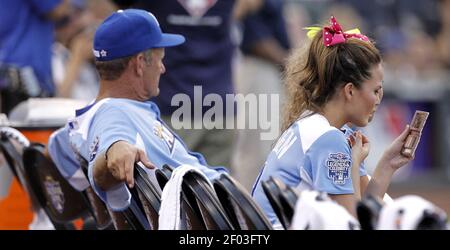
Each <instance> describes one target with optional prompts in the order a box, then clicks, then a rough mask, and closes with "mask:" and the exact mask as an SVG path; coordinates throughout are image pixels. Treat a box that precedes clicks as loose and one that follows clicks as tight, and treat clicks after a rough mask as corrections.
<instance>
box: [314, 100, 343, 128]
mask: <svg viewBox="0 0 450 250" xmlns="http://www.w3.org/2000/svg"><path fill="white" fill-rule="evenodd" d="M320 114H321V115H323V116H324V117H325V118H326V119H327V120H328V122H329V123H330V125H331V126H333V127H336V128H337V129H340V128H342V127H343V126H344V125H345V124H346V123H347V121H346V119H345V113H344V108H343V106H342V105H341V103H339V102H337V101H335V100H330V101H329V102H327V104H325V106H324V108H323V109H322V112H320Z"/></svg>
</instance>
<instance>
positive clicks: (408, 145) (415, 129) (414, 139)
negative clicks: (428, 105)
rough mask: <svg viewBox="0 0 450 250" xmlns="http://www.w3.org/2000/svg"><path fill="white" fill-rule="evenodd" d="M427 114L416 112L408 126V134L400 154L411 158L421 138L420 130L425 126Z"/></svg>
mask: <svg viewBox="0 0 450 250" xmlns="http://www.w3.org/2000/svg"><path fill="white" fill-rule="evenodd" d="M428 115H429V113H428V112H425V111H420V110H416V112H415V113H414V116H413V119H412V121H411V124H410V132H409V135H408V137H406V141H405V144H404V145H403V149H402V154H403V155H404V156H407V157H412V156H413V155H414V152H415V151H416V149H417V145H419V141H420V136H422V130H423V127H424V126H425V122H426V121H427V118H428Z"/></svg>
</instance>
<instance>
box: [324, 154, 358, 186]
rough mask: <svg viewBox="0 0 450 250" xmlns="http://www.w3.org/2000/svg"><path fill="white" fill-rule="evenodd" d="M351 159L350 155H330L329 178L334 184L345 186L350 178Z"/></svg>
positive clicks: (328, 161) (328, 164) (328, 163)
mask: <svg viewBox="0 0 450 250" xmlns="http://www.w3.org/2000/svg"><path fill="white" fill-rule="evenodd" d="M351 162H352V161H351V159H350V156H349V155H348V154H344V153H334V154H329V155H328V159H327V162H326V164H327V168H328V178H330V179H332V180H333V182H334V184H337V185H344V184H345V180H347V179H348V178H349V177H350V173H349V172H350V166H351Z"/></svg>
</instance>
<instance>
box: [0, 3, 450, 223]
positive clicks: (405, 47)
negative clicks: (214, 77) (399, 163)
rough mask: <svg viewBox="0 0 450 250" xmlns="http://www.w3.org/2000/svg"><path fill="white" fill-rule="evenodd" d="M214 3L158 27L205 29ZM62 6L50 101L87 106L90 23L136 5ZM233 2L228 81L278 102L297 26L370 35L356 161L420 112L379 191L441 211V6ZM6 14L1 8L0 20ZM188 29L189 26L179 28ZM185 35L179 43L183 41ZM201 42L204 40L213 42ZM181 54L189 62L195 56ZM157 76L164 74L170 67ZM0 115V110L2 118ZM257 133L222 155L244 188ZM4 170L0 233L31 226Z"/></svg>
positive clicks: (447, 95) (445, 35)
mask: <svg viewBox="0 0 450 250" xmlns="http://www.w3.org/2000/svg"><path fill="white" fill-rule="evenodd" d="M2 1H3V0H2ZM8 1H9V0H8ZM223 1H233V0H177V1H176V2H177V4H179V5H180V6H178V7H179V8H184V9H185V15H186V16H190V17H191V18H192V19H183V18H178V19H168V21H169V23H170V20H177V21H176V22H183V20H186V21H189V20H194V21H195V20H196V22H202V21H203V24H204V25H207V24H206V23H207V22H211V23H214V20H216V19H206V18H204V16H206V15H208V13H209V12H208V11H209V10H210V9H211V10H213V9H214V6H215V5H216V6H218V3H220V2H223ZM66 2H67V9H66V13H67V15H66V18H65V19H64V22H57V23H55V24H54V26H53V30H52V39H53V40H52V47H51V53H52V54H51V55H52V56H51V62H50V63H51V74H52V80H53V83H54V85H55V86H56V87H55V88H56V90H55V91H54V92H53V93H52V94H50V96H53V97H62V98H72V99H77V100H82V101H85V102H88V101H90V100H92V99H93V98H95V96H96V92H97V89H98V77H97V75H96V72H95V68H94V66H93V55H92V37H93V34H94V31H95V28H96V26H97V25H98V24H99V23H100V22H101V21H102V20H103V19H104V18H105V17H107V16H108V15H109V14H110V13H112V12H113V11H116V10H117V9H119V8H126V7H130V6H133V4H136V3H138V4H139V2H145V1H123V0H116V1H112V0H70V1H66ZM158 2H159V1H158ZM233 2H234V8H233V12H232V15H231V18H230V21H231V25H230V29H231V30H229V31H227V32H229V34H230V40H231V41H232V44H233V47H232V48H231V47H230V48H229V51H228V52H229V54H231V55H233V57H232V77H233V79H234V80H233V85H234V90H235V92H236V93H243V94H248V93H266V94H272V93H275V94H279V95H280V104H282V103H283V95H284V94H283V84H282V81H281V76H282V69H283V62H284V60H285V59H286V57H287V56H288V55H289V53H290V51H292V49H294V48H297V47H301V46H303V45H304V44H305V43H306V39H308V38H307V37H306V31H305V30H304V29H303V28H304V27H307V26H314V25H328V23H327V22H328V20H329V17H330V15H334V16H336V17H337V19H338V21H339V22H340V23H341V25H342V27H343V29H344V30H350V29H353V28H359V29H360V30H361V32H362V33H363V34H365V35H367V36H369V37H370V38H372V39H373V40H374V41H375V42H376V45H377V47H378V48H379V49H380V50H381V52H382V54H383V58H384V70H385V78H384V99H383V101H382V104H381V105H380V108H379V109H378V111H377V113H376V115H375V118H374V120H373V121H372V122H371V124H369V125H368V127H366V128H364V131H365V133H366V134H367V135H368V137H369V139H370V141H371V152H370V154H369V157H368V159H367V160H366V161H367V162H366V166H367V169H368V172H369V173H371V171H372V170H373V168H374V167H375V165H376V162H377V160H378V158H379V157H380V155H381V153H382V152H383V150H384V148H386V146H387V145H389V144H390V143H391V142H392V140H393V139H394V138H395V137H396V136H397V135H398V134H399V133H400V131H401V130H402V129H403V128H404V126H405V124H407V123H409V122H410V120H411V118H412V116H413V114H414V111H415V110H423V111H428V112H429V113H430V115H429V117H428V120H427V123H426V125H425V128H424V131H423V135H422V138H421V142H420V144H419V147H418V149H417V151H416V156H415V160H414V161H413V162H412V163H411V164H410V166H408V167H404V168H402V169H401V171H399V172H398V173H396V175H395V176H394V180H393V183H392V184H391V186H390V189H389V194H391V196H392V197H394V198H395V197H399V196H401V195H405V194H417V195H420V196H422V197H424V198H425V199H428V200H430V201H431V202H433V203H435V204H436V205H437V206H439V207H441V208H443V209H444V210H446V212H447V213H448V214H450V164H449V162H450V42H449V41H450V0H372V1H361V0H235V1H233ZM0 3H2V4H1V5H0V8H5V7H4V6H5V5H3V2H0ZM5 3H6V2H5ZM153 5H158V4H157V3H153ZM137 6H139V5H137ZM149 10H150V11H152V9H149ZM8 11H10V10H5V9H3V11H2V12H1V13H6V12H8ZM18 15H20V12H19V14H18ZM155 15H156V14H155ZM156 16H157V17H158V15H156ZM2 18H4V17H2V16H1V15H0V66H2V65H5V64H6V62H5V56H4V55H5V54H7V52H8V51H6V50H7V49H8V50H10V48H5V47H2V46H4V43H2V42H1V41H4V40H5V39H4V37H2V36H5V34H6V32H7V31H8V30H9V29H15V28H17V27H10V26H8V27H6V24H5V22H3V20H2ZM202 18H204V19H202ZM158 19H159V17H158ZM199 20H200V21H199ZM192 23H195V22H191V23H190V24H189V25H193V24H192ZM178 24H179V25H188V24H187V23H185V24H183V23H181V24H180V23H178ZM211 25H213V24H211ZM163 31H165V30H164V27H163ZM186 37H187V38H188V40H189V34H188V35H186ZM208 39H210V40H212V41H214V39H215V38H214V37H211V38H208ZM5 51H6V52H5ZM190 53H192V54H194V55H195V54H196V53H198V51H190ZM213 60H220V58H216V59H213ZM186 63H187V64H189V62H186ZM167 70H168V72H170V70H171V67H167ZM0 86H1V84H0ZM28 97H30V96H27V97H26V98H23V100H26V99H27V98H28ZM31 97H33V96H31ZM36 97H47V96H39V95H36ZM9 111H10V110H3V109H2V112H4V113H9ZM239 119H248V118H246V117H239ZM63 125H64V124H61V126H63ZM257 132H258V131H254V130H242V131H236V134H237V137H236V140H235V142H234V145H235V146H234V150H233V152H232V153H231V154H230V155H229V159H232V160H230V161H231V163H230V165H231V166H230V169H231V171H232V174H233V175H234V176H235V177H236V178H237V179H238V180H239V181H240V182H241V183H242V184H243V185H244V186H245V187H246V188H247V189H248V190H250V189H251V186H252V184H253V182H254V180H255V178H256V175H257V173H258V172H259V170H260V168H261V166H262V165H263V164H264V161H265V157H266V156H267V154H268V153H269V151H270V148H271V146H272V143H273V141H268V142H262V141H258V140H259V139H255V138H259V133H257ZM43 142H44V143H45V140H44V141H43ZM206 158H208V156H207V157H206ZM5 171H6V170H5V168H1V167H0V229H2V228H11V227H8V226H7V225H8V223H12V222H11V221H12V220H15V221H17V220H18V219H17V218H20V220H23V221H24V222H25V223H29V221H30V220H31V215H29V213H24V212H23V211H22V210H21V209H26V208H24V207H26V205H24V204H25V203H23V204H22V205H21V203H18V202H17V200H19V198H20V197H22V196H25V195H24V194H23V191H21V190H20V188H18V185H17V183H14V181H12V182H11V181H5V180H6V178H4V179H1V178H3V177H1V176H2V175H5V173H4V172H5ZM11 183H12V186H11ZM11 200H14V201H15V203H12V202H11ZM24 200H26V198H24ZM21 206H22V207H21ZM18 211H22V212H20V213H21V214H22V215H21V216H19V217H14V216H5V215H6V214H14V213H17V212H18ZM7 217H9V219H8V218H7ZM8 221H9V222H8ZM13 228H14V227H13Z"/></svg>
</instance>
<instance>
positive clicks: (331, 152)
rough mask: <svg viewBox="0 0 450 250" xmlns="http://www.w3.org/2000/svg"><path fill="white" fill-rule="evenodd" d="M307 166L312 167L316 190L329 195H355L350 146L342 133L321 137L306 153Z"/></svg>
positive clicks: (332, 132) (313, 183)
mask: <svg viewBox="0 0 450 250" xmlns="http://www.w3.org/2000/svg"><path fill="white" fill-rule="evenodd" d="M305 164H310V165H311V172H312V176H311V178H312V185H313V188H314V189H315V190H318V191H323V192H327V193H329V194H352V193H354V191H353V184H352V178H351V166H352V159H351V152H350V146H349V145H348V144H347V141H346V139H345V136H344V134H343V133H341V132H340V131H338V130H331V131H328V132H326V133H325V134H323V135H322V136H321V137H319V138H318V139H317V140H316V141H315V142H314V143H313V145H311V147H310V149H309V150H308V151H307V152H306V155H305Z"/></svg>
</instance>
